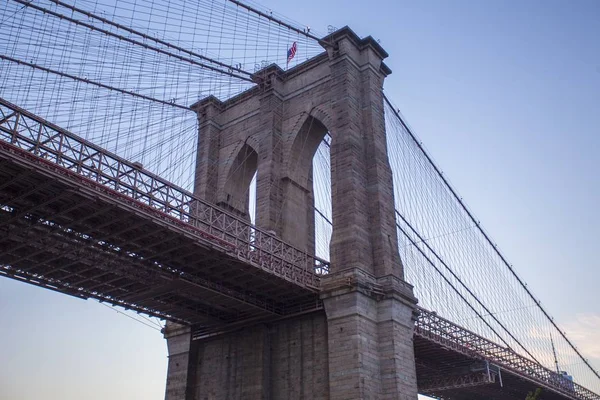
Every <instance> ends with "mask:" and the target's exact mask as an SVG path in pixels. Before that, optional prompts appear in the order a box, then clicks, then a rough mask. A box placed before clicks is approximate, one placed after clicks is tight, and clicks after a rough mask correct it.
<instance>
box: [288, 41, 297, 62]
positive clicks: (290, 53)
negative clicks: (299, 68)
mask: <svg viewBox="0 0 600 400" xmlns="http://www.w3.org/2000/svg"><path fill="white" fill-rule="evenodd" d="M296 50H298V45H296V42H294V43H292V47H290V49H289V50H288V54H287V56H288V58H287V63H288V64H289V63H290V61H292V58H294V56H295V55H296Z"/></svg>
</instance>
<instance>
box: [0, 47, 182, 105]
mask: <svg viewBox="0 0 600 400" xmlns="http://www.w3.org/2000/svg"><path fill="white" fill-rule="evenodd" d="M0 60H6V61H10V62H14V63H16V64H20V65H25V66H28V67H31V68H34V69H38V70H40V71H44V72H48V73H50V74H55V75H59V76H62V77H65V78H69V79H73V80H75V81H79V82H83V83H87V84H90V85H93V86H98V87H101V88H103V89H108V90H112V91H115V92H119V93H122V94H128V95H130V96H135V97H139V98H141V99H144V100H150V101H153V102H156V103H161V104H165V105H168V106H172V107H177V108H181V109H183V110H191V109H190V108H189V107H186V106H182V105H181V104H176V103H171V102H168V101H165V100H160V99H157V98H154V97H150V96H146V95H143V94H139V93H135V92H132V91H129V90H125V89H121V88H117V87H114V86H110V85H105V84H104V83H100V82H96V81H92V80H90V79H87V78H81V77H79V76H75V75H71V74H67V73H66V72H61V71H57V70H55V69H50V68H46V67H43V66H41V65H37V64H33V63H29V62H26V61H23V60H18V59H16V58H12V57H8V56H5V55H2V54H0Z"/></svg>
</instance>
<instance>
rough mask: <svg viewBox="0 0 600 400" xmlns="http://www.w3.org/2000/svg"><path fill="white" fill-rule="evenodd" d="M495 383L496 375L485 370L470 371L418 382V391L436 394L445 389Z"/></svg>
mask: <svg viewBox="0 0 600 400" xmlns="http://www.w3.org/2000/svg"><path fill="white" fill-rule="evenodd" d="M493 383H496V375H495V374H488V373H486V372H472V373H469V374H463V375H446V376H439V377H435V378H430V379H427V380H425V381H424V382H419V393H423V394H438V393H439V392H442V391H446V390H454V389H462V388H468V387H475V386H482V385H489V384H493Z"/></svg>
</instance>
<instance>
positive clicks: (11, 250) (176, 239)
mask: <svg viewBox="0 0 600 400" xmlns="http://www.w3.org/2000/svg"><path fill="white" fill-rule="evenodd" d="M0 144H2V147H1V148H0V182H2V183H1V184H0V204H1V206H0V207H1V209H0V236H1V237H2V239H0V264H3V265H2V266H0V273H2V274H5V275H7V276H9V277H14V278H18V279H23V280H26V281H28V282H30V283H35V284H39V285H42V286H45V287H48V288H52V289H54V290H59V291H62V292H65V293H68V294H71V295H75V296H79V297H93V298H96V299H99V300H102V301H106V302H109V303H112V304H118V305H122V306H125V307H127V308H130V309H133V310H137V311H141V312H146V313H148V314H151V315H156V316H158V317H161V318H166V319H170V320H175V321H180V322H183V323H202V324H203V325H205V326H211V325H213V324H216V325H219V324H222V323H227V322H232V321H239V320H244V319H248V318H261V317H265V316H270V315H275V316H277V315H285V314H288V313H293V312H298V311H302V310H303V309H304V308H315V307H316V306H317V301H318V300H317V298H318V296H317V294H316V290H314V291H311V290H308V289H307V288H306V287H302V286H299V285H298V284H296V283H295V282H293V279H292V278H291V277H290V279H283V278H280V277H277V276H273V274H272V273H271V272H270V271H269V270H268V268H265V269H263V268H257V267H256V266H254V265H252V264H249V263H248V262H246V261H245V260H241V259H240V257H238V256H236V252H235V251H231V249H229V248H228V243H226V242H222V241H219V240H217V238H214V237H212V238H211V237H209V235H205V236H204V237H203V236H201V235H199V234H190V232H188V231H186V230H185V229H184V228H179V227H177V226H176V225H174V224H172V223H165V221H164V216H162V215H156V214H155V215H152V213H151V212H149V211H148V210H140V209H139V208H136V207H134V206H132V205H131V204H128V202H126V201H119V200H116V199H115V198H114V197H111V196H108V195H106V194H103V193H102V192H99V191H98V190H96V189H97V188H94V187H93V183H92V184H91V185H90V182H87V184H88V185H87V186H86V185H82V184H81V182H76V181H75V180H74V179H73V177H71V176H69V175H68V174H64V171H57V170H54V171H53V170H51V169H46V170H44V169H40V168H36V167H35V166H34V165H33V164H31V163H30V162H28V160H27V159H26V158H23V154H18V152H19V150H18V149H14V148H13V149H10V150H11V151H8V147H7V146H6V143H0ZM61 172H62V173H61ZM90 186H91V187H90ZM252 251H253V249H251V248H250V249H249V250H248V254H249V256H250V257H252V254H251V253H252ZM255 252H256V253H257V254H256V256H257V257H260V256H261V255H260V254H259V252H258V251H255ZM262 257H266V255H264V254H263V255H262ZM256 261H257V263H258V264H260V265H263V264H264V263H268V260H258V259H257V260H256Z"/></svg>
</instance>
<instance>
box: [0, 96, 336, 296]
mask: <svg viewBox="0 0 600 400" xmlns="http://www.w3.org/2000/svg"><path fill="white" fill-rule="evenodd" d="M0 148H1V150H2V151H5V152H9V153H12V154H15V155H17V156H19V157H21V158H27V159H28V162H30V163H31V162H33V163H35V164H36V166H38V167H41V168H43V169H45V170H50V171H52V172H53V173H55V174H58V175H61V176H64V177H68V178H69V179H71V180H76V181H77V184H78V185H82V186H85V187H87V188H91V189H92V190H95V191H100V192H102V193H104V194H106V195H109V196H111V197H112V198H114V199H116V200H119V201H121V202H123V201H124V202H126V203H127V204H128V205H131V206H133V207H136V208H138V209H140V210H142V211H144V212H146V213H149V214H150V215H152V216H153V217H158V218H160V219H161V220H162V221H163V222H166V223H168V224H171V225H174V226H176V227H177V228H179V229H184V230H186V231H188V232H189V233H191V234H193V235H196V236H197V237H200V238H202V239H203V240H205V241H208V242H209V243H210V244H211V245H213V246H216V247H218V248H219V249H220V250H222V251H224V252H226V253H229V254H232V255H235V256H236V257H238V258H239V259H241V260H243V261H245V262H248V263H250V264H252V265H254V266H257V267H259V268H261V269H263V270H266V271H268V272H270V273H272V274H273V275H276V276H278V277H281V278H284V279H286V280H289V281H292V282H295V283H297V284H299V285H302V286H305V287H308V288H313V289H315V290H316V288H317V287H318V285H319V280H320V275H323V274H326V273H328V272H329V263H328V262H327V261H325V260H322V259H320V258H318V257H315V256H312V255H309V254H308V253H306V252H304V251H302V250H299V249H297V248H295V247H294V246H292V245H290V244H288V243H285V242H284V241H282V240H280V239H278V238H277V237H275V236H273V235H272V234H269V233H267V232H265V231H263V230H261V229H259V228H256V227H255V226H254V225H252V224H250V223H249V222H247V221H244V220H243V219H240V218H238V217H236V216H234V215H232V214H230V213H228V212H226V211H224V210H222V209H220V208H218V207H216V206H214V205H212V204H209V203H207V202H206V201H203V200H201V199H199V198H198V197H195V196H194V195H193V194H192V193H190V192H188V191H186V190H184V189H182V188H180V187H178V186H176V185H174V184H172V183H170V182H168V181H166V180H164V179H162V178H160V177H158V176H156V175H154V174H152V173H150V172H148V171H146V170H144V169H143V168H142V167H140V166H139V165H137V164H136V163H132V162H129V161H127V160H125V159H123V158H121V157H119V156H117V155H115V154H113V153H111V152H109V151H107V150H104V149H102V148H101V147H99V146H96V145H94V144H93V143H90V142H89V141H87V140H85V139H83V138H81V137H78V136H77V135H75V134H73V133H70V132H68V131H66V130H64V129H62V128H60V127H58V126H56V125H54V124H52V123H49V122H47V121H45V120H44V119H42V118H40V117H38V116H36V115H34V114H31V113H29V112H28V111H26V110H23V109H21V108H19V107H18V106H16V105H14V104H12V103H10V102H8V101H6V100H4V99H2V98H0Z"/></svg>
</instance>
